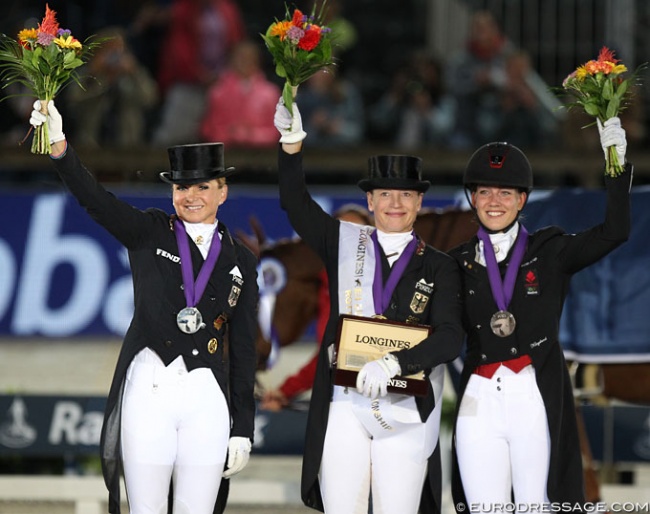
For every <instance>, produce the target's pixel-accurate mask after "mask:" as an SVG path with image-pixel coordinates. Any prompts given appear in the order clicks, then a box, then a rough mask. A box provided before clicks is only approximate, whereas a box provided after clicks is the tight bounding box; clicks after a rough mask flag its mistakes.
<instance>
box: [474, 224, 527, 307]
mask: <svg viewBox="0 0 650 514" xmlns="http://www.w3.org/2000/svg"><path fill="white" fill-rule="evenodd" d="M477 235H478V238H479V239H480V240H481V241H483V254H484V255H485V264H486V268H487V272H488V279H489V280H490V288H491V289H492V297H493V298H494V301H495V302H496V303H497V307H498V308H499V310H501V311H505V310H507V308H508V305H510V300H511V299H512V293H513V291H514V289H515V279H516V277H517V272H518V271H519V266H520V265H521V261H522V260H523V259H524V252H525V251H526V241H527V239H528V231H527V230H526V228H525V227H524V226H523V225H521V224H520V225H519V234H518V235H517V240H516V241H515V247H514V249H513V251H512V257H511V258H510V262H509V263H508V269H507V270H506V276H505V279H504V280H503V282H502V281H501V273H499V265H498V264H497V258H496V255H494V248H493V247H492V241H490V236H489V235H488V233H487V232H486V231H485V229H484V228H483V227H479V229H478V232H477Z"/></svg>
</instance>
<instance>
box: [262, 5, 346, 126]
mask: <svg viewBox="0 0 650 514" xmlns="http://www.w3.org/2000/svg"><path fill="white" fill-rule="evenodd" d="M318 4H319V2H314V6H313V8H312V12H311V14H310V15H305V14H303V13H302V11H300V10H299V9H295V10H294V11H293V14H291V13H290V11H289V8H288V7H286V14H285V18H284V19H283V20H276V21H275V22H274V23H272V24H271V25H270V26H269V28H268V29H267V31H266V34H262V39H264V43H265V44H266V47H267V48H268V50H269V52H271V56H272V57H273V62H274V64H275V73H276V74H277V75H278V77H281V78H283V79H285V83H284V88H283V89H282V99H283V101H284V105H286V107H287V109H288V110H289V113H290V114H291V115H292V116H293V114H294V113H293V100H294V98H295V96H296V93H297V91H298V86H299V85H300V84H302V83H303V82H305V81H306V80H307V79H308V78H309V77H311V76H312V75H313V74H314V73H316V72H318V71H320V70H322V69H323V68H327V67H328V66H331V65H332V64H334V61H333V59H332V39H331V38H332V31H331V29H330V28H329V27H326V26H325V25H324V24H323V19H324V14H325V11H326V4H327V0H323V1H322V2H320V5H318Z"/></svg>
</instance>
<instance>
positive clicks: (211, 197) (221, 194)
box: [172, 179, 228, 224]
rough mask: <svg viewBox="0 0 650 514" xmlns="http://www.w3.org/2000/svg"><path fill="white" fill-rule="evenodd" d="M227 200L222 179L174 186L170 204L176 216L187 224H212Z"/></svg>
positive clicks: (224, 183) (226, 191) (226, 190)
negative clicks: (172, 205) (220, 207)
mask: <svg viewBox="0 0 650 514" xmlns="http://www.w3.org/2000/svg"><path fill="white" fill-rule="evenodd" d="M226 198H228V186H227V185H226V182H225V180H224V179H215V180H210V181H208V182H201V183H200V184H192V185H184V184H174V186H173V189H172V202H173V204H174V209H176V214H177V215H178V217H179V218H180V219H182V220H183V221H187V222H188V223H208V224H211V223H214V221H215V220H216V219H217V211H218V210H219V206H220V205H221V204H222V203H223V202H225V201H226Z"/></svg>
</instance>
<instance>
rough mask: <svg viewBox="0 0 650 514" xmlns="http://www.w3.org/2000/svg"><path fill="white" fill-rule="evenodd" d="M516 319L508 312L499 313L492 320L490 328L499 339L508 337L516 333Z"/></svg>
mask: <svg viewBox="0 0 650 514" xmlns="http://www.w3.org/2000/svg"><path fill="white" fill-rule="evenodd" d="M516 324H517V323H516V322H515V317H514V316H513V315H512V314H511V313H510V312H508V311H498V312H495V313H494V314H493V315H492V319H490V328H491V329H492V332H494V334H495V335H497V336H499V337H508V336H509V335H511V334H512V333H513V332H514V331H515V325H516Z"/></svg>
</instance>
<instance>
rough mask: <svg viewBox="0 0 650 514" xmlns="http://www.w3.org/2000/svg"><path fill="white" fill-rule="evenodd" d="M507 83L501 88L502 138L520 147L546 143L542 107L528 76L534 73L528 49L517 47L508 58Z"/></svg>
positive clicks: (498, 134)
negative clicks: (518, 48) (526, 50)
mask: <svg viewBox="0 0 650 514" xmlns="http://www.w3.org/2000/svg"><path fill="white" fill-rule="evenodd" d="M505 71H506V82H505V85H504V88H503V90H502V91H501V101H500V106H501V122H500V124H499V128H498V130H497V137H496V139H498V140H499V141H507V142H508V143H512V144H514V145H515V146H519V147H521V148H538V147H541V146H543V144H544V141H543V136H544V127H543V125H542V123H543V115H544V113H543V112H542V109H541V107H540V103H539V100H538V98H537V95H536V94H535V92H534V91H533V90H532V88H531V87H530V85H529V83H528V81H527V76H528V74H529V73H530V72H531V64H530V57H529V55H528V53H527V52H525V51H523V50H517V51H515V52H513V53H512V54H511V55H510V56H508V58H507V60H506V68H505Z"/></svg>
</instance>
